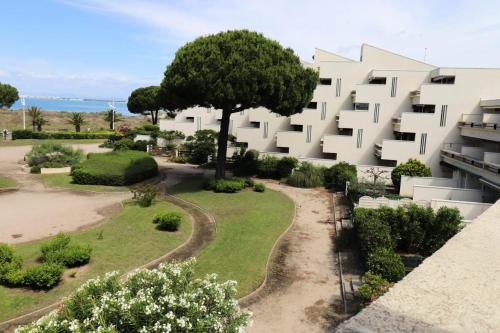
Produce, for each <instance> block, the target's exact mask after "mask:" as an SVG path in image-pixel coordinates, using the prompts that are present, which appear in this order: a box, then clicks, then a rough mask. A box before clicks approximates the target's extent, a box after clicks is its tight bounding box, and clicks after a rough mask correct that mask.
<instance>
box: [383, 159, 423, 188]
mask: <svg viewBox="0 0 500 333" xmlns="http://www.w3.org/2000/svg"><path fill="white" fill-rule="evenodd" d="M402 175H405V176H413V177H415V176H417V177H430V176H432V172H431V168H430V167H429V166H427V165H425V164H424V163H422V162H420V161H419V160H417V159H413V158H410V159H409V160H408V161H407V162H406V163H401V164H400V165H398V166H397V167H395V168H394V169H393V170H392V172H391V179H392V183H393V184H394V187H395V188H396V191H397V192H398V193H399V187H400V185H401V176H402Z"/></svg>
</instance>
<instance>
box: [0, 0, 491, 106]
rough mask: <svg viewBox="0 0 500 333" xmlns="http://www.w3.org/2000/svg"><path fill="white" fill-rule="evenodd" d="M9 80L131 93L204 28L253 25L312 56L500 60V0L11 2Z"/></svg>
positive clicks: (78, 92)
mask: <svg viewBox="0 0 500 333" xmlns="http://www.w3.org/2000/svg"><path fill="white" fill-rule="evenodd" d="M0 7H1V10H0V11H1V15H2V23H1V25H0V36H1V39H0V41H1V45H2V47H1V51H0V82H3V83H10V84H12V85H14V86H16V87H17V88H18V89H19V91H20V93H21V94H23V95H31V96H63V97H87V98H126V97H128V96H129V94H130V92H131V90H133V89H135V88H138V87H141V86H146V85H153V84H159V83H160V82H161V80H162V77H163V73H164V71H165V68H166V66H167V65H168V64H169V63H170V62H171V61H172V59H173V57H174V56H175V52H176V50H177V49H178V48H179V47H181V46H182V45H184V44H185V43H186V42H189V41H191V40H193V39H195V38H196V37H198V36H200V35H206V34H211V33H216V32H219V31H224V30H229V29H242V28H245V29H249V30H255V31H258V32H261V33H263V34H264V35H266V36H267V37H269V38H272V39H275V40H278V41H279V42H280V43H281V44H282V45H283V46H286V47H291V48H292V49H294V50H295V52H296V53H297V54H298V55H299V56H300V57H301V58H302V59H303V60H305V61H310V60H311V56H312V55H313V54H314V49H315V48H316V47H317V48H321V49H324V50H328V51H332V52H335V53H338V54H341V55H343V56H346V57H349V58H352V59H359V52H360V47H361V44H362V43H368V44H371V45H374V46H377V47H380V48H384V49H388V50H390V51H393V52H396V53H399V54H402V55H405V56H408V57H411V58H415V59H418V60H424V54H425V49H426V48H427V55H426V62H428V63H431V64H433V65H437V66H445V67H500V43H499V41H500V16H499V15H498V13H499V12H500V1H498V0H497V1H491V0H481V1H477V0H475V1H469V0H453V1H451V0H450V1H448V0H418V1H416V0H411V1H406V0H371V1H369V0H367V1H354V0H351V1H346V0H344V1H336V0H317V1H313V0H309V1H299V0H246V1H243V0H241V1H238V0H234V1H229V0H199V1H197V0H186V1H170V0H1V6H0Z"/></svg>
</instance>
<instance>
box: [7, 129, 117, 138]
mask: <svg viewBox="0 0 500 333" xmlns="http://www.w3.org/2000/svg"><path fill="white" fill-rule="evenodd" d="M114 136H116V134H115V133H114V132H69V131H64V132H62V131H61V132H48V131H47V132H33V131H30V130H14V131H12V140H17V139H40V140H43V139H109V138H110V137H114Z"/></svg>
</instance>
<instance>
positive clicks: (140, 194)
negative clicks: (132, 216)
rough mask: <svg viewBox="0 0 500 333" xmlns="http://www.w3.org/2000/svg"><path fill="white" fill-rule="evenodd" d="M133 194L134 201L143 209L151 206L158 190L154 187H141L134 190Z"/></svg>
mask: <svg viewBox="0 0 500 333" xmlns="http://www.w3.org/2000/svg"><path fill="white" fill-rule="evenodd" d="M131 192H132V194H133V197H132V199H133V200H135V201H136V202H137V204H138V205H139V206H141V207H149V206H151V204H152V203H153V200H154V199H155V198H156V189H155V188H154V186H153V185H145V186H141V187H138V188H136V189H133V190H132V191H131Z"/></svg>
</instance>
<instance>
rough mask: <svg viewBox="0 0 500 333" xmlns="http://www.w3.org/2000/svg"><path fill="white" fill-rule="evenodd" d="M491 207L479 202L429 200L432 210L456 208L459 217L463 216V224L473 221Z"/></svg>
mask: <svg viewBox="0 0 500 333" xmlns="http://www.w3.org/2000/svg"><path fill="white" fill-rule="evenodd" d="M491 206H492V205H491V204H486V203H480V202H466V201H453V200H442V199H432V200H431V207H432V209H434V210H438V209H439V208H441V207H449V208H457V209H458V210H459V211H460V215H462V216H463V220H464V221H465V222H470V221H472V220H474V219H475V218H476V217H478V216H479V215H481V214H482V213H484V212H485V211H486V210H487V209H488V208H490V207H491Z"/></svg>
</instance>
